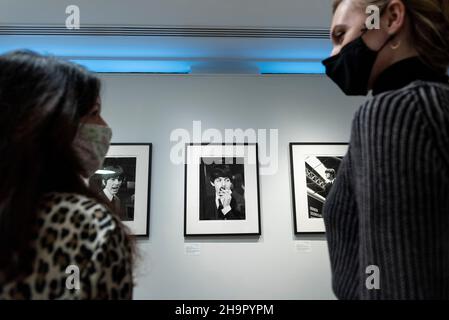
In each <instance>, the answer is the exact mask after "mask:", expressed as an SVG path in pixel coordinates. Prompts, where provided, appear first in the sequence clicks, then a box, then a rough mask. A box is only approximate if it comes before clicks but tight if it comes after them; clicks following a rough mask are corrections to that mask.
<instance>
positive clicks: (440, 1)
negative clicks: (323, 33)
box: [333, 0, 449, 73]
mask: <svg viewBox="0 0 449 320" xmlns="http://www.w3.org/2000/svg"><path fill="white" fill-rule="evenodd" d="M343 1H344V0H333V12H334V13H335V11H336V10H337V8H338V6H339V5H340V4H341V3H342V2H343ZM354 1H357V2H359V3H360V4H361V5H362V6H368V5H376V6H378V7H379V8H380V9H383V8H385V7H386V6H387V5H388V3H389V2H390V0H354ZM402 2H403V3H404V5H405V7H406V9H407V15H408V17H409V19H410V27H411V37H410V39H411V41H412V45H413V47H414V48H415V50H416V51H417V52H418V54H419V56H420V58H421V59H422V60H423V61H424V63H426V64H427V65H428V66H430V67H431V68H433V69H434V70H436V71H439V72H444V73H446V71H447V68H448V66H449V0H402Z"/></svg>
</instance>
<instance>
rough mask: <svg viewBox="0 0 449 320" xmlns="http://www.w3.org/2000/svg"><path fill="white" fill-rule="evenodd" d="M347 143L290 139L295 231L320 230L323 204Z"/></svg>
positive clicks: (313, 231)
mask: <svg viewBox="0 0 449 320" xmlns="http://www.w3.org/2000/svg"><path fill="white" fill-rule="evenodd" d="M347 149H348V144H347V143H327V144H325V143H290V164H291V176H292V192H293V216H294V218H293V219H294V226H295V227H294V228H295V233H296V234H300V233H323V232H325V227H324V222H323V207H324V203H325V202H326V197H327V195H328V194H329V191H330V190H331V188H332V186H333V184H334V182H335V178H336V176H337V173H338V169H339V167H340V164H341V161H342V159H343V157H344V156H345V154H346V152H347Z"/></svg>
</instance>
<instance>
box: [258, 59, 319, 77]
mask: <svg viewBox="0 0 449 320" xmlns="http://www.w3.org/2000/svg"><path fill="white" fill-rule="evenodd" d="M256 64H257V66H258V67H259V70H260V73H261V74H324V73H325V68H324V66H323V65H322V64H321V62H319V61H305V62H257V63H256Z"/></svg>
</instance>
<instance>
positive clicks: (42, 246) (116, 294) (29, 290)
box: [0, 193, 133, 299]
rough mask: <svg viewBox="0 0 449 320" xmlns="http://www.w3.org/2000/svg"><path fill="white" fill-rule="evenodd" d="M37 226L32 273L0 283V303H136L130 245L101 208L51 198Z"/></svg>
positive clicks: (81, 199)
mask: <svg viewBox="0 0 449 320" xmlns="http://www.w3.org/2000/svg"><path fill="white" fill-rule="evenodd" d="M37 222H38V225H39V233H38V237H37V239H36V241H35V242H34V243H35V250H36V258H35V262H34V265H33V270H34V271H33V273H31V274H29V275H28V276H26V277H25V278H23V279H22V280H19V281H10V282H7V283H3V284H2V283H0V299H131V298H132V290H133V279H132V267H131V259H132V251H131V244H130V243H129V241H128V240H127V237H126V236H125V233H124V232H125V231H124V230H123V228H122V227H121V225H120V223H119V220H118V218H117V217H116V216H114V215H112V214H111V213H110V212H109V211H108V210H107V209H106V208H105V207H104V206H103V205H101V204H99V203H97V202H96V201H94V200H92V199H90V198H86V197H85V196H81V195H77V194H66V193H52V194H48V195H46V196H45V197H44V200H43V201H42V205H41V206H40V208H39V212H38V219H37ZM0 278H1V277H0Z"/></svg>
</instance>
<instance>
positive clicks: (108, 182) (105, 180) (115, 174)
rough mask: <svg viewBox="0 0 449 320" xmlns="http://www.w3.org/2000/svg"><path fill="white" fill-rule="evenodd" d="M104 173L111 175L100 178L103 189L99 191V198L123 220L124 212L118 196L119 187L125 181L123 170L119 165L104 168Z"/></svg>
mask: <svg viewBox="0 0 449 320" xmlns="http://www.w3.org/2000/svg"><path fill="white" fill-rule="evenodd" d="M103 170H105V171H110V172H111V173H107V174H103V175H102V176H101V185H102V187H103V189H102V190H101V191H100V193H99V196H100V197H101V198H103V200H105V201H106V202H107V203H108V204H109V206H110V208H111V209H112V210H114V212H115V213H116V214H118V215H119V217H120V219H122V220H123V219H124V218H125V211H124V210H123V207H122V203H121V200H120V198H119V196H118V192H119V190H120V187H121V186H122V183H123V181H124V180H125V175H124V172H123V168H122V167H121V166H119V165H114V166H106V167H104V168H103Z"/></svg>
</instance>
